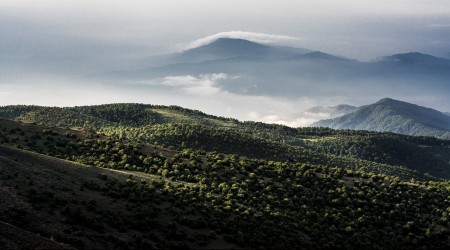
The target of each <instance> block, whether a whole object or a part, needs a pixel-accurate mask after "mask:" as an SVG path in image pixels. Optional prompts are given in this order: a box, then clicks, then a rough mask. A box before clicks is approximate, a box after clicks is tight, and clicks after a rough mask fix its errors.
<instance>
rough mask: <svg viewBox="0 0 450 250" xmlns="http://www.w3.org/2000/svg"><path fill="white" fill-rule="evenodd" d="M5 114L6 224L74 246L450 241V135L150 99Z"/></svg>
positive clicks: (1, 179)
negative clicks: (318, 123) (230, 113)
mask: <svg viewBox="0 0 450 250" xmlns="http://www.w3.org/2000/svg"><path fill="white" fill-rule="evenodd" d="M0 116H3V117H6V118H8V119H10V120H8V119H0V144H3V145H5V146H0V170H1V171H0V183H1V186H0V188H1V190H2V192H0V195H1V196H0V198H3V197H10V196H14V195H15V196H14V197H15V198H14V199H15V200H14V199H12V200H13V201H14V202H12V203H14V204H16V205H15V206H11V207H9V208H8V209H4V211H2V212H3V213H2V215H0V221H4V222H7V223H10V224H12V225H14V226H16V227H20V228H22V229H24V230H28V231H30V232H34V233H39V234H40V235H42V236H44V237H48V238H51V237H53V238H54V239H55V240H56V241H57V242H61V243H64V244H66V245H69V246H73V247H75V248H90V249H94V248H150V249H152V248H179V247H183V248H261V249H264V248H266V249H272V248H277V249H278V248H287V249H292V248H296V249H361V248H364V249H412V248H423V249H446V248H448V247H450V246H449V240H450V238H449V237H450V229H449V228H450V227H449V226H450V225H449V218H450V182H449V181H448V179H449V177H450V166H449V164H450V163H449V161H450V159H449V156H450V142H449V141H446V140H439V139H435V138H430V137H411V136H403V135H396V134H391V133H375V132H367V131H345V130H344V131H335V130H331V129H325V128H298V129H294V128H288V127H284V126H279V125H267V124H262V123H254V122H239V121H236V120H233V119H226V118H221V117H214V116H208V115H206V114H204V113H201V112H199V111H192V110H186V109H183V108H180V107H174V106H171V107H163V106H152V105H142V104H111V105H101V106H89V107H73V108H51V107H37V106H7V107H0ZM13 120H17V121H13ZM18 121H20V122H18ZM13 147H16V148H20V149H24V150H26V151H21V150H18V149H14V148H13ZM30 152H36V153H39V154H34V153H30ZM43 155H48V156H43ZM55 158H59V159H63V160H56V159H55ZM71 162H73V163H71ZM76 163H81V164H84V165H82V166H83V167H81V165H77V164H76ZM86 165H87V166H94V167H87V166H86ZM12 193H14V195H12ZM19 205H20V206H19ZM14 207H16V208H18V209H16V208H14ZM0 209H3V207H0ZM42 221H50V222H52V221H53V222H54V223H56V224H55V225H54V227H49V228H47V227H45V226H44V225H41V224H40V223H42ZM56 221H58V222H56ZM56 228H63V230H57V229H56ZM0 244H1V242H0ZM0 246H1V245H0Z"/></svg>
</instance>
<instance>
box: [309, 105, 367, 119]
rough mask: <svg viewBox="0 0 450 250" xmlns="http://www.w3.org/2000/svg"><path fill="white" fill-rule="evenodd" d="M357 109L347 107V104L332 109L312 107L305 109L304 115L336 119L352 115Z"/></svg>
mask: <svg viewBox="0 0 450 250" xmlns="http://www.w3.org/2000/svg"><path fill="white" fill-rule="evenodd" d="M358 109H359V108H358V107H355V106H351V105H347V104H340V105H337V106H333V107H323V106H317V107H312V108H310V109H307V110H306V111H305V114H306V115H314V116H318V117H320V116H322V117H326V118H336V117H339V116H343V115H346V114H348V113H352V112H354V111H356V110H358Z"/></svg>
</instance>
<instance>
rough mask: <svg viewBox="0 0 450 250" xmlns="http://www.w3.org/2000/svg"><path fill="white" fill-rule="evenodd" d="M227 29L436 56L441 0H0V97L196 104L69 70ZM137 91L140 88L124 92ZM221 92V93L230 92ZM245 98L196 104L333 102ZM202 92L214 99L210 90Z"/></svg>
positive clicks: (449, 31) (297, 41)
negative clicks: (125, 88) (101, 82)
mask: <svg viewBox="0 0 450 250" xmlns="http://www.w3.org/2000/svg"><path fill="white" fill-rule="evenodd" d="M233 36H234V37H236V36H237V37H242V38H247V39H252V40H254V41H258V42H263V43H273V44H282V45H290V46H296V47H303V48H308V49H313V50H321V51H324V52H328V53H331V54H336V55H341V56H345V57H349V58H355V59H359V60H372V59H375V58H377V57H380V56H384V55H390V54H395V53H402V52H409V51H420V52H423V53H428V54H432V55H435V56H442V57H443V56H446V55H448V54H449V53H450V1H448V0H371V1H369V0H339V1H333V0H307V1H305V0H278V1H266V0H245V1H243V0H239V1H238V0H226V1H222V0H221V1H217V0H189V1H180V0H128V1H121V0H98V1H95V0H73V1H70V0H39V1H35V0H0V87H1V89H0V105H6V104H16V103H35V104H43V105H81V104H93V103H101V102H123V101H139V102H146V103H155V104H159V103H161V104H171V102H172V103H173V104H178V105H183V106H188V107H193V108H198V109H202V107H205V105H204V104H203V103H201V102H195V101H194V100H192V99H189V93H184V95H182V93H178V94H179V98H178V99H177V98H175V99H176V100H175V99H174V100H170V96H171V93H165V97H168V98H162V97H161V96H162V95H158V96H153V97H152V98H153V99H152V100H155V101H148V99H145V96H144V95H143V94H142V93H133V92H132V90H129V91H128V92H127V91H123V90H120V91H119V90H118V91H117V92H114V93H113V92H112V91H113V90H112V89H105V88H102V87H101V86H97V85H96V83H95V82H89V81H81V82H80V81H77V80H76V79H77V77H78V76H79V74H89V73H95V71H98V70H116V69H125V68H126V67H128V66H129V65H127V63H126V62H127V60H128V59H130V58H145V57H148V56H151V55H155V54H164V53H169V52H173V51H177V50H182V49H186V48H192V47H195V46H198V45H201V44H204V43H206V42H208V41H210V40H211V39H214V38H217V37H233ZM55 69H59V70H55ZM217 73H220V72H217ZM168 77H179V76H168ZM194 78H195V79H200V80H204V79H203V78H202V77H200V76H194ZM168 79H172V80H173V78H168ZM183 79H188V80H189V79H190V80H192V79H191V78H189V77H185V78H183ZM74 86H77V87H74ZM83 86H84V87H86V89H83V90H84V92H86V93H88V92H89V91H92V90H95V91H96V93H90V94H86V95H85V96H82V97H79V98H77V99H74V98H73V92H76V91H79V89H80V88H82V87H83ZM88 89H89V91H88ZM71 91H73V92H71ZM27 93H28V94H27ZM46 93H47V94H46ZM71 93H72V94H71ZM101 93H103V95H101ZM125 93H127V95H126V94H125ZM122 94H123V95H122ZM137 94H142V96H140V97H139V98H137V97H136V99H133V96H136V95H137ZM226 95H228V97H226V98H225V99H224V100H223V102H229V101H230V98H232V99H233V100H237V99H239V98H238V97H236V96H231V94H228V93H226ZM44 96H45V98H44ZM71 96H72V98H70V97H71ZM124 96H127V97H124ZM172 96H175V93H174V94H173V95H172ZM196 98H197V97H196ZM227 98H228V99H227ZM252 98H256V99H248V98H247V99H244V98H241V99H242V101H241V102H239V101H236V103H237V104H236V105H235V106H236V107H234V109H233V108H231V109H227V107H225V106H223V107H221V106H220V105H219V104H217V103H216V105H215V106H214V105H213V106H209V107H208V108H204V109H203V110H204V111H208V112H211V113H216V114H221V115H227V113H226V112H224V111H222V112H221V111H219V109H222V110H228V111H227V112H228V113H230V116H232V114H233V112H234V111H235V110H239V112H241V113H242V112H246V113H242V114H239V115H237V116H239V117H238V118H241V119H254V120H257V119H260V118H261V117H267V116H270V117H271V118H270V119H272V118H273V119H275V120H276V119H277V118H276V117H275V116H280V117H282V116H283V114H281V113H280V112H281V110H286V109H289V111H290V112H291V111H292V112H294V107H295V105H298V104H299V103H302V104H305V105H306V104H308V105H309V106H311V105H315V104H317V103H319V104H323V105H327V104H330V105H332V104H339V103H332V102H333V101H336V102H337V101H338V100H337V99H333V98H326V100H327V103H323V102H321V100H316V101H312V100H310V99H308V97H304V98H303V99H301V100H299V101H296V102H293V101H292V100H291V101H283V100H279V99H274V98H272V99H270V98H269V99H268V97H252ZM258 98H259V99H258ZM197 99H198V98H197ZM241 99H239V100H241ZM180 100H184V101H180ZM208 100H209V99H208ZM249 100H250V101H249ZM251 100H253V101H254V102H253V104H254V105H255V106H256V107H259V106H261V105H259V103H258V102H261V101H264V102H267V103H269V104H270V105H272V106H274V107H276V108H274V109H273V110H272V112H271V113H267V114H262V113H260V110H251V109H250V108H249V109H248V110H245V111H242V110H240V109H239V107H238V106H239V105H247V106H252V105H251V104H250V103H251ZM210 101H213V102H218V100H217V98H216V99H214V98H213V99H211V100H210ZM157 102H159V103H157ZM162 102H163V103H162ZM205 102H206V101H205ZM352 104H364V103H352ZM308 105H306V106H308ZM287 106H289V107H290V108H287ZM306 106H305V107H306ZM211 107H215V110H212V109H213V108H211ZM228 108H229V107H228ZM205 109H206V110H205ZM261 110H263V108H261ZM258 117H259V118H258Z"/></svg>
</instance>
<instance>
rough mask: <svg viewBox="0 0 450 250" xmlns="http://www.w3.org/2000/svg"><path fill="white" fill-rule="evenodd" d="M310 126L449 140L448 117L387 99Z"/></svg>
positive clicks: (449, 126) (449, 125)
mask: <svg viewBox="0 0 450 250" xmlns="http://www.w3.org/2000/svg"><path fill="white" fill-rule="evenodd" d="M312 126H323V127H330V128H334V129H354V130H369V131H380V132H394V133H400V134H407V135H420V136H435V137H439V138H447V139H449V138H450V117H449V116H446V115H444V114H443V113H441V112H439V111H436V110H433V109H430V108H425V107H421V106H418V105H414V104H410V103H406V102H402V101H397V100H393V99H389V98H385V99H382V100H380V101H378V102H376V103H374V104H371V105H367V106H363V107H361V108H359V109H358V110H357V111H355V112H353V113H350V114H347V115H344V116H341V117H337V118H334V119H328V120H322V121H319V122H316V123H314V124H312Z"/></svg>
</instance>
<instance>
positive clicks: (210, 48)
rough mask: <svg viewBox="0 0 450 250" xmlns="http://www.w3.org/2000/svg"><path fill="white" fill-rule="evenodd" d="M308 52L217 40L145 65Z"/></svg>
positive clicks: (239, 41) (277, 57)
mask: <svg viewBox="0 0 450 250" xmlns="http://www.w3.org/2000/svg"><path fill="white" fill-rule="evenodd" d="M308 52H311V50H308V49H303V48H293V47H287V46H269V45H263V44H260V43H255V42H252V41H248V40H244V39H236V38H219V39H217V40H215V41H212V42H211V43H209V44H206V45H202V46H199V47H196V48H192V49H187V50H184V51H182V52H178V53H173V54H167V55H162V56H157V57H153V58H148V59H147V62H146V63H150V64H151V65H158V64H159V65H160V66H163V65H165V64H179V63H201V62H206V61H214V60H226V59H231V58H248V59H260V60H261V59H280V58H285V57H289V56H294V55H298V54H305V53H308Z"/></svg>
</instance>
